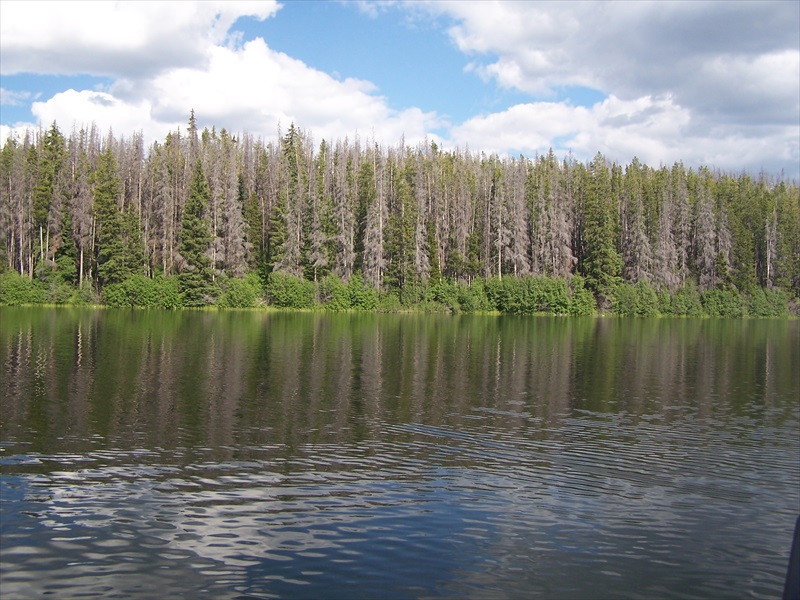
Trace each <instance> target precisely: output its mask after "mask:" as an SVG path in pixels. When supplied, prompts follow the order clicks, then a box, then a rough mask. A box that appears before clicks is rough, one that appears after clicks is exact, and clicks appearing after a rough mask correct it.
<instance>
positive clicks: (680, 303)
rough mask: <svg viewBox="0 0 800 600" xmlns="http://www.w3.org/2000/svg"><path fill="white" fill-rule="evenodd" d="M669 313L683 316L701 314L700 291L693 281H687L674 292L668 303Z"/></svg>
mask: <svg viewBox="0 0 800 600" xmlns="http://www.w3.org/2000/svg"><path fill="white" fill-rule="evenodd" d="M670 314H673V315H675V316H685V317H698V316H700V315H702V314H703V304H702V302H701V300H700V292H698V291H697V286H696V285H695V284H694V283H693V282H691V281H690V282H687V283H686V284H685V285H684V286H683V287H681V288H680V289H678V291H677V292H675V295H674V296H673V297H672V302H671V303H670Z"/></svg>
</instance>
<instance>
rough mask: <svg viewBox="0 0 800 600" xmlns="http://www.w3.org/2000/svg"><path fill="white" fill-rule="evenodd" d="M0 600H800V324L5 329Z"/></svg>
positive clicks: (176, 321)
mask: <svg viewBox="0 0 800 600" xmlns="http://www.w3.org/2000/svg"><path fill="white" fill-rule="evenodd" d="M0 369H1V371H0V469H1V470H0V499H1V502H0V529H1V531H0V533H1V534H2V545H1V546H0V596H2V598H3V599H4V600H13V599H16V598H33V597H41V596H45V595H52V596H53V597H56V598H73V597H114V598H342V599H350V598H387V599H405V598H458V599H461V598H537V597H538V598H547V599H550V598H581V599H584V598H611V597H613V598H642V599H651V598H729V597H732V596H733V597H754V598H776V597H780V594H781V592H782V589H783V580H784V576H785V573H786V567H787V564H788V557H789V550H790V545H791V536H792V530H793V527H794V522H795V519H796V518H797V516H798V514H799V513H800V322H798V321H796V320H795V321H785V320H714V319H696V320H693V319H620V318H587V319H581V318H559V317H509V316H500V317H498V316H437V315H372V314H346V315H333V314H288V313H274V312H219V313H217V312H213V311H212V312H208V311H203V312H193V311H183V312H148V311H130V310H119V311H117V310H110V309H109V310H94V309H69V308H10V307H3V308H0Z"/></svg>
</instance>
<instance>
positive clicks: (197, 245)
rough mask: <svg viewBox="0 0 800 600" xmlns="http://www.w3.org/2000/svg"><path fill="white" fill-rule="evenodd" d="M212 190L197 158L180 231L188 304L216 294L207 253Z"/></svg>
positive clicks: (184, 292) (180, 282)
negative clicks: (207, 215) (208, 214)
mask: <svg viewBox="0 0 800 600" xmlns="http://www.w3.org/2000/svg"><path fill="white" fill-rule="evenodd" d="M210 197H211V190H210V188H209V185H208V180H207V179H206V176H205V174H204V173H203V166H202V163H201V161H200V159H198V160H197V161H196V162H195V166H194V170H193V171H192V179H191V182H190V184H189V198H188V199H187V200H186V204H185V206H184V207H183V219H182V222H181V232H180V253H181V256H183V259H184V260H185V261H186V264H185V265H184V268H183V269H182V270H181V272H180V274H179V276H178V289H179V290H180V293H181V295H182V296H183V301H184V304H185V305H186V306H203V305H205V304H208V303H209V299H210V298H211V297H213V292H214V277H213V271H212V269H211V259H210V258H209V256H208V254H207V252H208V249H209V246H210V245H211V239H212V237H211V228H210V226H209V223H208V219H207V218H206V214H205V213H206V207H207V206H208V201H209V198H210Z"/></svg>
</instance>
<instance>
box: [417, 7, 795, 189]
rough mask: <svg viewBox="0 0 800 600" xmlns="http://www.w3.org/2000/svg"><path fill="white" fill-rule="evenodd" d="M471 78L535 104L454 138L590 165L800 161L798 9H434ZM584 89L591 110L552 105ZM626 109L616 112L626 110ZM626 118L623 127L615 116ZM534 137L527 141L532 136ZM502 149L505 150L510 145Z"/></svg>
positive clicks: (480, 122) (463, 128)
mask: <svg viewBox="0 0 800 600" xmlns="http://www.w3.org/2000/svg"><path fill="white" fill-rule="evenodd" d="M427 9H428V10H429V11H431V12H432V13H434V14H436V15H438V16H442V15H447V16H448V17H450V18H452V19H453V24H452V26H451V27H450V28H449V35H450V37H451V39H452V40H453V42H454V43H455V44H456V45H457V47H458V48H459V49H460V50H461V51H462V52H464V53H465V54H467V55H468V56H469V60H470V62H469V65H468V67H467V68H468V70H469V71H471V72H474V73H476V74H477V75H479V76H481V77H482V78H484V79H485V80H487V81H494V82H495V83H496V84H497V85H498V86H500V87H503V88H509V89H513V90H517V91H520V92H525V93H527V94H529V95H531V97H532V100H538V102H536V101H534V102H531V103H530V104H524V105H519V106H515V107H513V108H511V109H508V110H506V111H502V112H500V113H497V114H494V115H484V116H479V117H475V118H473V119H470V120H468V121H467V122H465V123H463V124H461V125H460V126H458V127H456V128H454V130H453V132H452V133H453V139H454V140H459V141H466V140H467V139H468V138H469V140H470V144H471V145H473V146H475V145H481V146H482V145H483V144H491V146H492V147H495V148H497V147H498V146H499V144H498V143H497V140H498V139H502V140H504V142H505V143H506V144H510V145H508V146H506V147H507V148H514V149H528V150H538V151H541V150H542V148H543V147H544V148H545V149H546V146H543V144H545V143H546V142H547V141H549V142H550V145H552V146H554V147H562V148H570V149H572V150H573V151H575V152H576V153H578V154H579V155H580V156H581V157H582V158H586V157H587V156H588V157H591V156H592V155H593V154H594V153H595V152H597V151H598V150H599V151H603V152H604V153H608V155H609V156H610V157H611V158H614V159H617V160H628V159H629V158H630V157H631V156H633V155H634V154H635V155H637V156H639V157H640V158H643V159H646V160H648V161H650V162H654V163H656V164H658V163H659V162H670V161H672V160H676V159H683V160H685V161H687V162H689V163H697V162H706V163H710V164H715V165H717V166H720V167H722V168H744V167H747V168H750V167H753V166H754V165H755V166H756V168H758V167H760V166H766V167H767V168H773V169H777V170H780V169H781V168H788V169H789V170H790V171H791V172H793V173H794V174H796V173H797V172H798V166H797V165H798V163H799V162H800V149H799V148H798V146H800V126H799V125H798V121H800V28H798V26H797V24H798V22H799V21H800V4H798V3H796V2H780V1H778V2H726V3H721V2H699V1H698V2H614V3H612V2H592V3H577V2H536V3H520V2H502V1H501V2H492V3H488V2H465V3H458V2H454V3H451V2H447V3H439V2H431V3H429V4H428V5H427ZM568 86H584V87H589V88H592V89H595V90H599V91H601V92H603V93H605V94H606V95H607V96H608V100H606V102H603V103H601V104H598V105H595V106H594V107H592V108H591V109H588V110H586V109H583V108H580V107H574V106H571V105H570V104H569V103H567V102H562V103H557V104H548V103H547V102H543V101H546V100H549V99H551V98H555V97H556V96H557V93H558V92H559V90H562V89H564V88H565V87H568ZM615 106H616V107H617V108H616V109H615V108H614V107H615ZM622 107H624V110H623V112H622V113H619V114H617V115H616V116H615V117H614V116H612V115H611V113H609V111H611V112H614V111H615V110H617V109H619V108H622ZM520 127H524V129H520ZM500 145H502V144H500Z"/></svg>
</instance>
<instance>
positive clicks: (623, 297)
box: [611, 283, 637, 317]
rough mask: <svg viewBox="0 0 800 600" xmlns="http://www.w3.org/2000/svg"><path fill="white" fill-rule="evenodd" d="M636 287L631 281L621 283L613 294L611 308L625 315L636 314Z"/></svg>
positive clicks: (616, 312)
mask: <svg viewBox="0 0 800 600" xmlns="http://www.w3.org/2000/svg"><path fill="white" fill-rule="evenodd" d="M636 300H637V294H636V288H635V287H634V286H632V285H631V284H630V283H620V284H617V286H616V287H615V288H614V291H613V293H612V295H611V310H613V311H614V313H615V314H618V315H620V316H623V317H631V316H633V315H635V314H636Z"/></svg>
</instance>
